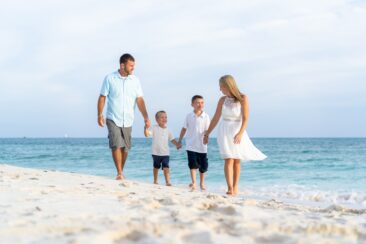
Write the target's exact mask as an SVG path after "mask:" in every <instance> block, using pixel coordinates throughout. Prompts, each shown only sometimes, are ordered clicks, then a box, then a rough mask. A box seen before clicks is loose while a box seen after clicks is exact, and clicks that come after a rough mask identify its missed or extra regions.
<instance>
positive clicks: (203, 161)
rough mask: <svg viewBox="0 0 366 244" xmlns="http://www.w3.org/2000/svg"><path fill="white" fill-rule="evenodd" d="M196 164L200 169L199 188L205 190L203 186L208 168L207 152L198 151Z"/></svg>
mask: <svg viewBox="0 0 366 244" xmlns="http://www.w3.org/2000/svg"><path fill="white" fill-rule="evenodd" d="M198 164H199V170H200V187H201V190H202V191H204V190H206V186H205V173H206V172H207V169H208V159H207V153H199V157H198Z"/></svg>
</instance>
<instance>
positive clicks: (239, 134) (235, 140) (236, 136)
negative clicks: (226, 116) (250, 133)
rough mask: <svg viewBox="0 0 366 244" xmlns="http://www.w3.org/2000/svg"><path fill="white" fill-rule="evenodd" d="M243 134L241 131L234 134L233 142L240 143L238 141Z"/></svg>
mask: <svg viewBox="0 0 366 244" xmlns="http://www.w3.org/2000/svg"><path fill="white" fill-rule="evenodd" d="M242 136H243V134H242V133H238V134H236V135H235V136H234V143H235V144H239V143H240V141H241V137H242Z"/></svg>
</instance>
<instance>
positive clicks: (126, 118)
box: [100, 70, 143, 127]
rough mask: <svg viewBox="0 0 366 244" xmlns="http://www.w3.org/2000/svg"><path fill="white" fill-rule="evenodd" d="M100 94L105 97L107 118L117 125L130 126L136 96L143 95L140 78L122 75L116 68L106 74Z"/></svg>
mask: <svg viewBox="0 0 366 244" xmlns="http://www.w3.org/2000/svg"><path fill="white" fill-rule="evenodd" d="M100 95H102V96H105V97H107V114H106V117H107V119H110V120H113V122H114V123H115V124H116V125H117V126H119V127H130V126H132V124H133V120H134V114H135V107H136V98H138V97H142V96H143V92H142V88H141V84H140V80H139V79H138V78H137V77H136V76H134V75H129V76H126V77H122V76H121V74H120V73H119V72H118V70H117V71H115V72H113V73H111V74H109V75H107V76H106V77H105V79H104V81H103V85H102V89H101V90H100Z"/></svg>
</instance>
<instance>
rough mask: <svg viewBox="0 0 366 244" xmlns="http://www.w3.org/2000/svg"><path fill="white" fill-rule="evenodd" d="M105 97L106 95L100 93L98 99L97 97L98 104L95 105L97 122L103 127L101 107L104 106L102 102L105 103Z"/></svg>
mask: <svg viewBox="0 0 366 244" xmlns="http://www.w3.org/2000/svg"><path fill="white" fill-rule="evenodd" d="M105 99H106V97H105V96H102V95H100V96H99V99H98V106H97V109H98V124H99V126H100V127H103V126H104V124H105V120H104V117H103V108H104V104H105Z"/></svg>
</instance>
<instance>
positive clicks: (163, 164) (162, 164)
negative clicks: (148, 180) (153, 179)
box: [152, 155, 169, 169]
mask: <svg viewBox="0 0 366 244" xmlns="http://www.w3.org/2000/svg"><path fill="white" fill-rule="evenodd" d="M152 157H153V160H154V168H155V169H160V168H161V169H164V168H169V156H158V155H152Z"/></svg>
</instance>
